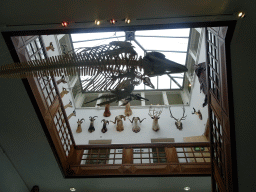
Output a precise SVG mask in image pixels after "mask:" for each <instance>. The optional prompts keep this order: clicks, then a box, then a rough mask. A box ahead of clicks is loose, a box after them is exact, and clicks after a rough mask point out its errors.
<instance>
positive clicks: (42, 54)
mask: <svg viewBox="0 0 256 192" xmlns="http://www.w3.org/2000/svg"><path fill="white" fill-rule="evenodd" d="M39 53H40V56H41V58H42V59H45V56H44V53H43V50H42V49H41V50H40V51H39Z"/></svg>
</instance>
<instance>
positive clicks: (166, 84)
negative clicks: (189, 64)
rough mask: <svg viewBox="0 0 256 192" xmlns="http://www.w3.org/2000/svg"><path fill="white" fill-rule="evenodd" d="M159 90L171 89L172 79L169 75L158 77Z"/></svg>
mask: <svg viewBox="0 0 256 192" xmlns="http://www.w3.org/2000/svg"><path fill="white" fill-rule="evenodd" d="M158 81H159V82H158V89H170V85H171V84H170V83H171V80H170V77H169V76H168V75H162V76H159V77H158Z"/></svg>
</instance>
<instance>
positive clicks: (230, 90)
mask: <svg viewBox="0 0 256 192" xmlns="http://www.w3.org/2000/svg"><path fill="white" fill-rule="evenodd" d="M236 22H237V21H236V20H231V21H215V22H191V23H177V24H161V25H159V24H158V25H149V26H128V27H119V28H118V27H109V28H90V29H81V28H79V29H69V28H65V29H63V28H62V29H49V30H27V31H8V32H2V35H3V38H4V40H5V42H6V45H7V47H8V49H9V51H10V54H11V56H12V58H13V60H14V62H19V58H18V55H17V53H16V51H15V48H14V45H13V43H12V40H11V37H12V36H27V35H51V34H69V33H81V32H83V33H88V32H102V31H105V32H107V31H118V30H127V31H129V30H130V31H133V30H149V29H173V28H197V27H218V26H228V31H227V36H226V45H225V46H226V60H227V64H228V65H227V67H228V68H227V74H228V82H229V83H228V85H229V86H228V93H229V94H228V99H229V101H230V105H229V110H230V124H233V125H235V120H234V119H235V118H234V100H233V88H232V76H231V75H232V71H231V54H230V43H231V40H232V37H233V33H234V30H235V26H236ZM229 80H230V81H229ZM22 82H23V84H24V87H25V88H26V90H27V93H28V96H29V98H30V99H31V102H32V104H33V106H34V109H35V112H36V114H37V116H38V119H39V121H40V123H41V125H42V127H43V130H44V132H45V134H46V137H47V140H48V142H49V144H50V146H51V148H52V151H53V154H54V156H55V158H56V160H57V163H58V165H59V167H60V170H61V172H62V175H63V177H64V178H94V177H93V176H88V177H85V176H81V177H78V176H76V177H74V176H73V177H72V176H65V174H64V170H63V168H62V166H61V164H60V159H59V157H58V155H57V151H56V148H55V146H54V144H53V142H52V140H51V139H50V138H51V137H50V134H49V132H48V129H47V127H46V124H45V122H44V120H43V117H42V115H41V112H40V109H39V107H38V105H37V103H36V100H35V98H34V95H33V92H32V90H31V88H30V86H29V83H28V81H27V79H22ZM230 136H231V150H232V154H231V157H232V160H231V161H232V166H233V170H235V171H233V172H232V173H233V178H236V181H233V185H235V186H234V188H237V189H238V173H237V159H236V141H235V131H233V132H230ZM232 137H233V139H232ZM173 176H174V175H173ZM180 176H182V175H180ZM184 176H185V175H184ZM187 176H188V175H187ZM190 176H191V175H190ZM195 176H200V175H195ZM201 176H202V175H201ZM205 176H209V175H205ZM104 177H108V178H109V177H136V176H130V175H126V176H122V175H118V176H95V178H104ZM138 177H172V175H145V176H143V175H139V176H138ZM176 177H177V175H176Z"/></svg>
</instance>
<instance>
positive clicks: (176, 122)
mask: <svg viewBox="0 0 256 192" xmlns="http://www.w3.org/2000/svg"><path fill="white" fill-rule="evenodd" d="M169 111H170V115H171V118H173V119H175V125H176V127H177V129H179V130H180V131H181V130H182V128H183V127H182V122H181V121H182V120H185V119H186V117H187V115H186V116H184V115H185V108H184V106H183V115H182V117H181V118H180V119H177V118H175V117H173V115H172V112H171V107H169Z"/></svg>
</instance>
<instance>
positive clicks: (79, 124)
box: [76, 118, 84, 133]
mask: <svg viewBox="0 0 256 192" xmlns="http://www.w3.org/2000/svg"><path fill="white" fill-rule="evenodd" d="M83 121H84V118H82V119H81V120H79V119H78V120H77V129H76V132H77V133H81V132H82V126H81V125H82V123H83Z"/></svg>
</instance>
